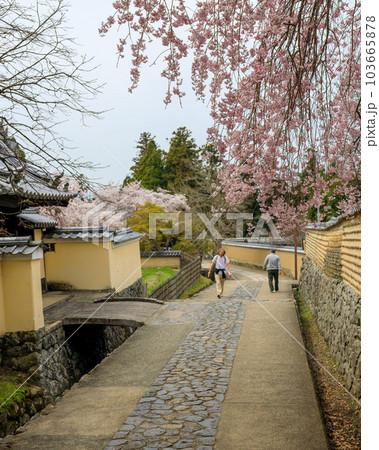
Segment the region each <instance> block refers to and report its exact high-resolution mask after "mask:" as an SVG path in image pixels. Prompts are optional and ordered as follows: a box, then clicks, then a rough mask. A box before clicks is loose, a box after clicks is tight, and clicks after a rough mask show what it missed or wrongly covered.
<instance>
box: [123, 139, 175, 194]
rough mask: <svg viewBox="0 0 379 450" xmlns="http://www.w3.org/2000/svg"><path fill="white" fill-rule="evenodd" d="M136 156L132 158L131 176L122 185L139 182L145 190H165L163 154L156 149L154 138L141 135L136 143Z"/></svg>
mask: <svg viewBox="0 0 379 450" xmlns="http://www.w3.org/2000/svg"><path fill="white" fill-rule="evenodd" d="M137 149H139V153H138V155H137V156H136V157H135V158H133V162H134V166H132V167H131V175H128V176H127V177H126V178H125V180H124V185H125V184H127V183H128V182H130V181H140V182H141V186H142V187H144V188H145V189H153V190H157V189H158V188H163V189H165V188H166V187H167V181H166V180H165V179H164V177H163V175H164V163H163V152H162V150H161V149H159V148H158V146H157V144H156V142H155V137H154V136H152V135H151V134H150V133H147V132H144V133H141V136H140V139H139V141H138V143H137Z"/></svg>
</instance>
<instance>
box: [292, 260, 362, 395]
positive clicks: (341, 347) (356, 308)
mask: <svg viewBox="0 0 379 450" xmlns="http://www.w3.org/2000/svg"><path fill="white" fill-rule="evenodd" d="M300 290H301V296H302V298H303V299H304V300H305V302H306V303H307V304H308V306H309V307H310V309H311V311H312V314H313V316H314V317H315V319H316V321H317V324H318V327H319V329H320V331H321V333H322V335H323V336H324V338H325V340H326V342H327V343H328V345H329V347H330V350H331V353H332V355H333V357H334V359H335V361H336V363H337V364H338V366H339V370H340V372H341V374H342V375H343V377H344V378H345V381H346V388H347V389H349V391H350V392H351V393H352V394H353V395H355V396H356V397H359V398H360V387H361V367H360V363H361V321H360V314H361V299H360V296H359V295H358V294H357V293H355V292H354V291H353V290H352V289H351V288H350V287H349V286H348V285H347V284H345V283H344V282H343V281H341V280H338V279H336V278H331V277H328V276H326V275H325V274H324V273H323V272H322V271H321V270H320V269H319V268H318V267H317V266H316V265H315V264H314V263H313V262H312V261H311V260H310V259H309V258H304V259H303V265H302V267H301V277H300Z"/></svg>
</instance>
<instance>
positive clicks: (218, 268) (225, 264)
mask: <svg viewBox="0 0 379 450" xmlns="http://www.w3.org/2000/svg"><path fill="white" fill-rule="evenodd" d="M225 253H226V252H225V250H224V249H223V248H220V250H219V251H218V254H217V255H216V256H215V257H214V258H213V260H212V264H211V268H210V269H209V272H208V277H210V276H211V273H212V270H213V268H215V279H216V290H217V298H221V297H222V293H223V292H224V282H225V279H226V271H228V275H229V278H230V277H231V276H232V274H231V272H230V265H229V264H230V261H229V258H228V257H227V256H226V255H225Z"/></svg>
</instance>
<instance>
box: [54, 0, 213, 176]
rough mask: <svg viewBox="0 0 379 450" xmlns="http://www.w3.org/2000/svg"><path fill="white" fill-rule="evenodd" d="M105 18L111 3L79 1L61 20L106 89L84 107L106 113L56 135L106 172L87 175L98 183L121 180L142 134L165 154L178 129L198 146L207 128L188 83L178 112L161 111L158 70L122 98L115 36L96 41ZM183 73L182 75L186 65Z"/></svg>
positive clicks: (123, 79) (124, 65)
mask: <svg viewBox="0 0 379 450" xmlns="http://www.w3.org/2000/svg"><path fill="white" fill-rule="evenodd" d="M110 13H112V1H109V0H102V1H96V2H94V1H93V0H80V1H76V2H73V3H72V5H71V6H70V7H69V11H68V15H67V17H68V25H69V26H70V27H72V30H71V31H70V32H69V34H70V36H73V37H75V39H76V41H77V43H78V44H80V48H79V51H80V53H81V54H86V55H87V56H88V57H94V58H95V61H94V62H95V64H96V65H99V68H98V69H97V70H96V71H95V72H94V74H95V76H96V78H97V79H98V80H99V82H100V83H106V86H105V87H104V90H103V93H102V94H100V95H99V96H98V98H97V100H96V101H95V102H93V104H91V105H90V106H91V108H94V109H97V110H108V109H111V111H109V112H107V113H105V114H104V117H103V119H102V120H97V119H90V120H87V125H88V126H87V127H85V128H83V127H82V126H81V124H80V123H78V122H77V121H76V119H74V118H69V119H68V122H66V123H65V124H62V125H60V126H59V131H60V132H61V133H64V135H65V136H68V137H69V138H70V140H71V145H72V146H74V147H77V148H76V149H75V150H73V151H70V153H72V154H73V155H75V156H78V157H79V156H82V157H83V159H85V160H91V161H93V162H97V163H101V164H103V165H108V166H109V167H107V168H104V169H101V170H98V171H96V172H95V173H94V175H92V177H96V178H99V181H101V182H103V183H108V182H109V181H113V182H121V181H122V180H123V179H124V177H125V175H126V173H127V171H128V170H129V168H130V166H131V164H132V158H133V156H135V154H136V149H135V145H136V141H137V140H138V138H139V136H140V134H141V133H142V132H143V131H148V132H150V133H152V134H153V135H155V136H156V137H157V142H158V144H159V145H160V146H161V147H162V148H164V149H167V148H168V142H167V141H166V138H170V136H171V134H172V132H173V131H174V130H176V129H177V128H178V127H181V126H186V127H187V128H188V129H190V130H191V131H192V132H193V137H194V138H195V140H196V143H197V144H198V145H202V144H204V143H205V141H206V130H207V128H208V127H209V126H210V124H211V119H210V117H209V110H208V109H207V108H206V105H204V104H203V103H201V102H199V101H197V100H196V99H195V96H194V94H193V93H192V91H191V89H190V82H189V80H188V81H187V82H186V86H187V89H186V91H187V95H186V96H185V97H184V99H183V107H182V108H181V107H180V105H179V103H178V101H177V100H176V99H174V101H173V103H172V104H171V105H169V106H168V107H167V108H166V107H165V105H164V103H163V98H164V95H165V89H166V86H167V84H166V81H165V80H164V79H163V78H161V77H160V75H159V73H160V71H161V68H162V67H160V68H159V67H156V68H152V69H151V68H150V69H148V71H147V72H144V73H143V74H142V77H141V82H140V86H139V88H138V89H137V90H135V91H134V92H133V94H129V93H128V87H129V68H130V66H129V64H128V61H127V57H125V58H124V59H123V60H122V61H121V62H120V64H119V65H118V67H116V66H117V55H116V44H117V36H118V34H117V32H116V30H115V31H114V32H112V33H111V34H110V35H109V36H106V37H100V36H99V33H98V28H99V26H100V24H101V22H102V20H104V19H106V18H107V17H108V15H109V14H110ZM187 69H188V70H187V72H186V74H187V75H188V74H189V73H190V66H189V65H188V68H187ZM187 78H188V76H187ZM87 175H90V174H87Z"/></svg>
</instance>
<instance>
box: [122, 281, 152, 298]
mask: <svg viewBox="0 0 379 450" xmlns="http://www.w3.org/2000/svg"><path fill="white" fill-rule="evenodd" d="M146 295H147V289H146V284H145V283H144V282H143V281H142V278H139V279H138V280H137V281H135V282H134V283H133V284H132V285H130V286H128V287H127V288H125V289H123V290H121V291H120V292H117V294H116V296H120V297H146Z"/></svg>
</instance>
